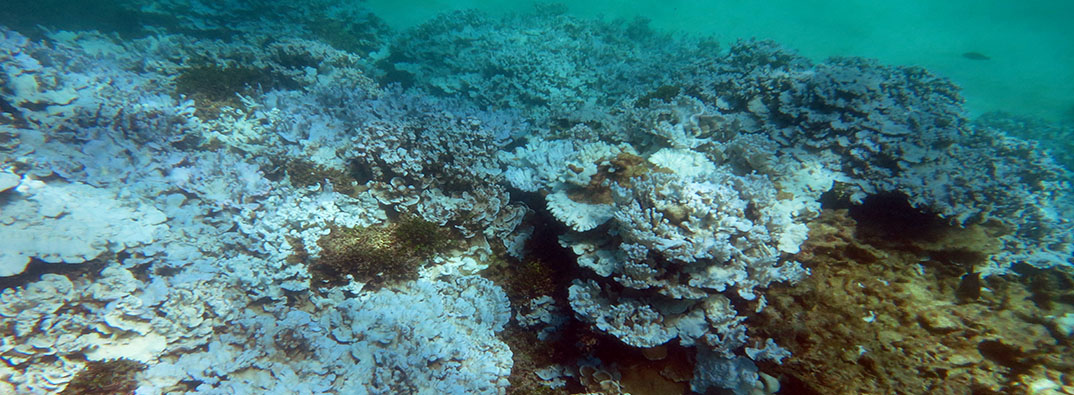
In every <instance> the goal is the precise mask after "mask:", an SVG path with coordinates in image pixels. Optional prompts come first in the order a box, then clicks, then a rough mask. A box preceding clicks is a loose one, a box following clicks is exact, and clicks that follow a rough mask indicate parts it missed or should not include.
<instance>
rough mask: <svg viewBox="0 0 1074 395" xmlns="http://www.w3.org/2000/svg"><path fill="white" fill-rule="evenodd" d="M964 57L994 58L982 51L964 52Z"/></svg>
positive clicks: (977, 58) (972, 58) (973, 58)
mask: <svg viewBox="0 0 1074 395" xmlns="http://www.w3.org/2000/svg"><path fill="white" fill-rule="evenodd" d="M962 57H963V58H966V59H969V60H991V59H992V58H991V57H989V56H988V55H985V54H983V53H980V52H966V53H963V54H962Z"/></svg>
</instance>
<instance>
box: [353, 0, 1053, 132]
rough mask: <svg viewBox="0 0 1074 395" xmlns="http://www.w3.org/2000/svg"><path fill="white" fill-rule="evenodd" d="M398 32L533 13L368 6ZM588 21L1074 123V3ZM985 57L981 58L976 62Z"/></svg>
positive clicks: (754, 11)
mask: <svg viewBox="0 0 1074 395" xmlns="http://www.w3.org/2000/svg"><path fill="white" fill-rule="evenodd" d="M368 5H369V7H370V8H372V9H373V10H374V12H376V14H377V15H378V16H380V17H381V18H383V19H384V20H385V21H386V22H388V24H390V25H392V26H393V27H396V28H406V27H410V26H415V25H418V24H421V23H422V22H424V21H426V20H428V19H429V18H431V17H433V16H434V15H436V14H438V13H441V12H444V11H448V10H457V9H471V8H476V9H480V10H482V11H485V12H488V13H492V14H497V13H509V12H527V11H530V10H531V9H532V8H533V6H534V2H530V1H505V0H456V1H446V0H419V1H405V2H400V1H394V0H369V3H368ZM565 5H566V6H567V7H568V11H569V13H572V14H575V15H578V16H584V17H600V18H608V19H615V18H623V19H633V18H636V17H643V18H648V19H650V20H651V21H652V22H651V23H652V26H653V27H655V28H658V29H662V30H665V31H674V32H682V33H688V34H699V35H708V36H714V37H716V38H718V39H719V40H720V42H721V43H724V44H726V43H729V42H731V41H734V40H736V39H739V38H762V39H773V40H775V41H778V42H780V43H782V44H784V45H785V46H787V47H789V48H794V49H796V50H798V51H800V53H801V54H802V55H805V56H808V57H810V58H813V59H814V60H823V59H825V58H828V57H831V56H863V57H868V58H875V59H877V60H879V61H881V62H883V63H886V64H898V65H916V66H922V67H925V68H927V69H929V70H930V71H932V72H934V73H936V74H939V75H941V76H945V77H948V78H950V79H952V80H953V81H955V82H956V83H957V84H958V85H959V86H961V87H962V88H963V95H964V96H965V99H966V108H967V111H968V112H969V114H968V115H969V116H970V117H971V118H974V117H976V116H977V115H980V114H983V113H986V112H990V111H1003V112H1008V113H1013V114H1019V115H1026V116H1033V117H1038V118H1042V119H1044V120H1047V121H1052V122H1055V121H1066V122H1070V121H1074V1H1056V0H1028V1H1002V0H944V1H934V0H902V1H871V0H815V1H798V0H716V1H691V0H659V1H657V0H583V1H572V2H568V3H565ZM978 55H980V56H978Z"/></svg>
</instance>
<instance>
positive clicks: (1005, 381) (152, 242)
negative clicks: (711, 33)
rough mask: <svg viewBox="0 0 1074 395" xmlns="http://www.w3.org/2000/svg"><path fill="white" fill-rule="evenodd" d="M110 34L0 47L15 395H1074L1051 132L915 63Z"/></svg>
mask: <svg viewBox="0 0 1074 395" xmlns="http://www.w3.org/2000/svg"><path fill="white" fill-rule="evenodd" d="M17 7H19V8H18V9H20V10H21V9H25V5H24V4H23V3H19V4H18V5H17ZM66 10H67V9H66V8H65V9H64V10H63V12H67V11H66ZM102 12H110V13H111V12H117V13H121V14H124V15H131V16H132V18H137V20H138V21H139V22H138V23H137V24H138V25H139V26H137V27H134V26H129V27H128V28H121V27H120V26H100V28H99V29H98V30H96V31H94V30H78V31H70V30H64V28H63V27H59V28H54V26H56V25H54V24H55V23H56V22H55V19H54V18H41V19H39V20H41V21H42V22H43V24H42V26H44V28H37V27H32V28H30V27H27V26H28V25H29V23H23V22H18V23H16V24H15V25H14V26H13V27H15V28H18V29H22V30H20V31H15V30H12V26H6V25H5V26H0V317H3V320H0V392H4V393H7V392H11V393H58V392H60V391H65V388H66V391H68V392H77V391H83V392H86V391H92V389H89V388H87V386H91V387H93V386H96V387H98V389H103V390H108V391H113V390H114V391H113V392H122V393H130V392H134V393H138V394H153V393H193V392H197V393H311V394H312V393H355V394H392V393H418V394H424V393H437V394H439V393H481V394H504V393H508V392H510V393H579V392H603V393H633V394H646V393H650V394H673V393H687V392H688V391H694V392H698V393H706V392H708V393H711V392H730V393H772V392H774V391H776V390H777V389H778V388H779V387H782V388H783V389H784V392H788V393H789V392H803V393H810V392H814V393H839V392H848V391H849V392H855V393H858V392H860V393H885V392H898V391H906V392H936V393H965V392H966V391H971V392H972V391H976V392H978V393H994V392H1017V391H1024V392H1027V393H1043V392H1046V391H1053V392H1062V391H1066V392H1072V391H1071V387H1072V385H1074V384H1072V383H1071V377H1072V374H1074V371H1072V370H1074V369H1072V367H1071V363H1070V361H1068V360H1067V359H1068V358H1064V357H1065V356H1067V355H1070V353H1071V350H1070V349H1069V348H1070V344H1071V333H1074V308H1072V306H1074V296H1072V293H1071V291H1070V289H1071V284H1074V280H1072V279H1071V276H1070V274H1071V267H1074V222H1071V221H1070V218H1072V217H1074V205H1072V204H1071V202H1074V197H1072V196H1071V186H1070V185H1071V184H1070V182H1071V176H1070V174H1071V173H1070V172H1069V171H1068V170H1067V169H1064V168H1063V167H1062V166H1060V164H1061V163H1063V161H1068V159H1069V157H1070V153H1069V152H1068V151H1069V149H1068V147H1067V146H1064V145H1061V144H1055V143H1054V140H1056V139H1057V138H1058V137H1057V136H1058V135H1059V134H1061V132H1062V130H1065V129H1062V128H1055V129H1049V128H1047V127H1043V126H1039V125H1036V124H1034V123H1032V122H1029V121H1019V120H1009V119H1000V118H989V117H986V118H982V119H981V120H979V121H977V122H969V121H968V120H967V119H966V118H965V115H964V111H963V109H962V107H961V102H962V100H961V98H960V96H959V92H958V89H957V87H956V86H955V85H954V84H953V83H951V82H950V81H946V80H944V79H942V78H939V77H937V76H935V75H932V74H930V73H929V72H928V71H926V70H923V69H920V68H913V67H898V66H885V65H880V64H877V63H876V62H873V61H869V60H863V59H858V58H837V59H830V60H827V61H823V62H813V61H811V60H809V59H806V58H804V57H802V56H799V55H797V54H795V53H793V52H791V51H789V50H786V49H783V48H781V47H779V46H778V45H777V44H775V43H772V42H767V41H741V42H738V43H734V44H732V45H730V46H729V47H728V48H724V49H723V50H719V49H718V48H716V45H715V44H714V43H713V42H711V41H709V40H706V39H702V38H692V37H679V36H669V35H665V34H663V33H659V32H656V31H654V30H652V29H650V28H649V27H648V25H647V24H646V22H645V21H644V20H637V21H633V22H626V23H620V22H621V21H620V22H615V21H600V20H585V19H581V18H576V17H573V16H569V15H567V14H566V13H564V11H563V9H562V7H558V6H554V5H542V6H539V7H538V8H537V10H536V12H535V13H532V14H521V15H506V16H502V17H491V16H487V15H484V14H481V13H479V12H476V11H465V12H456V13H451V14H445V15H442V16H440V17H438V18H435V19H433V20H430V21H427V22H426V23H424V24H421V25H419V26H417V27H414V28H412V29H408V30H406V31H401V32H396V31H391V30H390V29H388V28H387V27H386V26H384V24H383V23H381V22H380V21H379V19H378V18H377V17H376V16H375V15H372V14H370V13H369V12H368V11H367V10H365V8H364V6H363V5H362V4H361V2H360V1H345V2H336V1H328V0H316V1H313V2H306V3H303V4H302V5H295V4H294V3H293V2H290V3H289V2H282V1H276V0H267V1H256V2H244V1H237V0H228V1H217V2H205V1H195V0H153V1H147V0H124V1H121V2H117V3H115V4H109V5H107V7H105V8H104V9H103V10H102ZM10 14H11V12H10V11H7V10H0V21H7V20H9V19H10ZM269 15H271V17H267V16H269ZM90 20H98V19H95V18H87V21H90ZM0 23H7V22H0ZM87 23H89V22H87ZM23 30H25V31H23ZM115 32H119V33H122V34H123V35H122V36H120V35H115V34H112V33H115ZM26 34H33V36H32V37H33V38H32V39H31V38H30V37H28V36H26ZM1027 139H1030V140H1036V141H1037V142H1032V141H1029V140H1027ZM1045 144H1047V145H1049V147H1048V148H1047V149H1045V148H1043V145H1045ZM1053 158H1055V159H1053ZM1057 160H1058V161H1057ZM61 263H64V264H65V265H61ZM479 275H480V276H479ZM119 358H123V359H119ZM109 361H111V362H109ZM143 366H144V367H145V369H144V371H140V372H138V373H137V374H134V371H135V370H141V369H140V368H141V367H143ZM135 368H139V369H135ZM80 372H81V373H80ZM109 374H116V375H121V376H123V377H118V378H115V379H109V378H108V375H109ZM102 380H107V381H108V382H107V383H104V384H103V385H100V382H101V381H102ZM95 383H96V384H95ZM100 387H103V388H100Z"/></svg>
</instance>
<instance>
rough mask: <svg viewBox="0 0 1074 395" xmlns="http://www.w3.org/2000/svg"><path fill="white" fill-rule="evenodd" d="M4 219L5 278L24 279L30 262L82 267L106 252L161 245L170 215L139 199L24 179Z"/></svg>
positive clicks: (0, 255)
mask: <svg viewBox="0 0 1074 395" xmlns="http://www.w3.org/2000/svg"><path fill="white" fill-rule="evenodd" d="M8 197H9V198H10V199H12V200H14V201H9V202H7V203H6V204H4V205H3V206H2V207H3V211H2V214H0V224H2V226H0V247H2V248H0V276H11V275H15V274H19V273H21V272H22V271H23V269H25V267H26V265H27V264H28V263H29V261H30V259H32V258H36V259H40V260H42V261H45V262H49V263H82V262H85V261H88V260H92V259H94V258H97V257H98V256H99V255H101V254H103V253H105V252H112V253H117V252H121V251H123V250H124V249H126V248H129V247H135V246H140V245H145V244H148V243H151V242H153V241H154V240H156V237H157V236H156V233H158V232H161V231H163V230H165V229H167V225H165V224H164V221H165V220H166V219H167V217H165V215H164V213H162V212H160V211H159V210H157V209H155V208H153V206H152V205H150V204H147V203H146V202H144V201H141V200H140V199H136V198H121V197H118V196H116V194H115V193H114V192H112V191H109V190H105V189H99V188H94V187H91V186H89V185H86V184H81V183H49V184H46V183H43V182H41V181H38V180H35V179H32V178H24V179H23V180H22V183H21V184H20V185H19V187H18V188H16V190H15V195H8Z"/></svg>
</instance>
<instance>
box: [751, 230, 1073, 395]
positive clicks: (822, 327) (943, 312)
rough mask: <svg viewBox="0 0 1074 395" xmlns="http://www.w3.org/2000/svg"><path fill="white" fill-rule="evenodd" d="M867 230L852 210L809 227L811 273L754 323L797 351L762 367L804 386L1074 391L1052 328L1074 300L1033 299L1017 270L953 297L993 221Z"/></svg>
mask: <svg viewBox="0 0 1074 395" xmlns="http://www.w3.org/2000/svg"><path fill="white" fill-rule="evenodd" d="M870 223H872V224H870ZM871 226H878V224H877V223H876V219H875V218H870V217H862V218H859V219H857V220H855V219H854V218H852V217H851V216H850V215H849V214H848V212H847V211H846V210H836V211H826V212H825V213H824V214H823V215H822V216H821V217H820V218H818V219H817V220H816V221H814V222H813V223H811V229H812V231H811V234H810V238H809V241H807V242H806V244H805V245H804V246H803V251H802V253H800V254H799V255H798V256H799V258H800V259H801V261H802V263H803V265H805V266H807V267H809V268H810V269H811V271H812V275H811V276H809V277H808V278H806V279H804V280H802V281H801V282H800V283H799V284H797V285H795V286H794V287H784V286H775V287H772V288H771V289H769V290H768V292H767V293H766V295H767V296H768V307H767V308H765V310H764V311H763V312H762V313H761V314H759V315H758V316H756V317H754V318H751V319H750V322H749V326H750V327H751V328H753V330H754V331H756V333H757V334H759V335H762V336H767V337H771V338H774V339H775V341H776V342H777V343H779V344H780V345H782V346H783V347H786V348H787V349H788V350H789V351H790V352H791V354H792V355H793V357H791V358H789V359H788V360H785V361H783V363H782V364H777V363H774V362H765V363H759V366H761V368H762V369H763V370H764V371H765V372H767V373H769V374H772V375H775V376H777V377H781V381H782V382H783V383H784V386H785V387H789V388H788V389H789V390H791V391H796V392H800V393H831V392H833V391H834V392H841V393H847V392H855V393H857V392H861V393H884V392H892V391H910V392H929V393H965V392H966V391H972V392H975V393H1038V392H1035V390H1033V388H1034V386H1040V385H1043V383H1045V382H1050V383H1051V385H1052V386H1053V389H1055V390H1059V388H1060V387H1063V388H1065V389H1064V390H1063V391H1070V389H1071V388H1074V387H1072V386H1071V385H1072V383H1071V382H1070V379H1069V377H1071V376H1070V375H1071V374H1072V373H1074V365H1072V364H1071V363H1070V361H1069V360H1066V359H1065V358H1064V357H1063V356H1065V355H1069V353H1070V352H1071V350H1070V349H1069V348H1070V342H1069V337H1064V336H1063V335H1062V334H1061V333H1060V332H1058V331H1056V330H1055V329H1054V328H1056V325H1057V323H1056V318H1055V317H1061V316H1063V314H1065V313H1066V312H1068V311H1070V310H1071V309H1074V306H1072V305H1070V304H1065V305H1056V306H1053V307H1050V308H1049V307H1044V306H1041V305H1039V304H1037V303H1034V302H1033V300H1032V297H1030V291H1031V290H1032V289H1033V287H1032V286H1031V285H1030V286H1026V285H1027V284H1022V283H1020V280H1019V278H1018V277H1017V276H1015V275H1005V276H991V277H988V278H987V279H984V280H982V284H981V285H982V286H983V287H984V288H982V289H981V290H980V297H979V298H974V299H973V300H964V299H962V300H960V298H959V297H958V296H957V295H956V291H957V289H958V288H959V287H960V283H961V282H962V281H963V280H962V279H963V278H965V277H964V273H966V272H967V271H972V270H973V265H974V264H975V263H976V264H980V263H981V262H980V261H982V260H983V257H984V256H986V254H987V253H988V251H987V250H983V249H982V248H987V246H988V242H989V240H990V239H991V238H992V236H991V235H990V234H989V231H988V230H987V229H985V228H982V227H981V226H971V227H968V228H966V229H959V228H955V227H949V226H947V225H944V224H943V223H940V222H938V221H933V222H932V224H931V225H928V226H927V227H926V228H924V230H926V231H925V232H918V233H917V234H903V235H901V237H902V240H903V241H899V242H892V239H891V238H890V237H879V236H882V235H875V234H874V235H869V233H870V232H871V230H870V229H869V228H870V227H871ZM879 226H882V225H879ZM874 232H875V231H874ZM992 243H994V241H992ZM975 261H976V262H975ZM1050 317H1051V318H1050Z"/></svg>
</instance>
